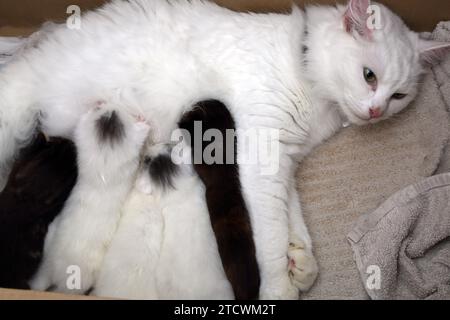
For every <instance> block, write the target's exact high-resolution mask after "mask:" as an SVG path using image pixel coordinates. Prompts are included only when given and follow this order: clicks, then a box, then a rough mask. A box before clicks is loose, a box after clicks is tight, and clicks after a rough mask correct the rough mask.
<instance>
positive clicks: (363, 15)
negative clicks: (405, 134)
mask: <svg viewBox="0 0 450 320" xmlns="http://www.w3.org/2000/svg"><path fill="white" fill-rule="evenodd" d="M307 20H308V22H307V25H308V27H307V28H308V30H307V31H308V37H307V40H306V45H307V48H308V51H307V53H306V61H307V68H308V74H309V76H310V77H311V80H312V81H313V83H314V84H315V87H316V89H317V91H318V92H319V93H320V94H321V95H323V96H324V98H325V99H327V100H330V101H331V102H332V103H336V104H338V105H339V106H340V108H341V111H342V113H343V114H344V115H345V116H346V117H347V118H348V120H349V121H350V122H352V123H354V124H358V125H362V124H366V123H373V122H377V121H380V120H383V119H386V118H388V117H390V116H391V115H393V114H395V113H398V112H399V111H401V110H402V109H404V108H405V107H406V106H407V105H408V104H409V103H410V102H411V101H412V100H413V99H414V98H415V96H416V95H417V92H418V86H419V83H420V81H421V75H422V74H423V72H424V70H425V66H427V65H430V64H433V63H436V62H438V61H440V60H441V59H442V58H443V57H444V56H445V55H446V54H447V53H449V52H450V43H442V42H441V43H440V42H435V41H426V40H423V39H421V38H419V35H418V34H417V33H415V32H412V31H410V30H409V29H408V28H407V27H406V25H405V24H404V23H403V21H402V20H401V19H400V18H399V17H398V16H397V15H395V14H394V13H393V12H392V11H390V10H389V9H388V8H386V7H385V6H383V5H381V4H378V3H372V4H371V3H370V1H369V0H350V1H349V3H348V4H347V6H338V7H337V8H331V7H310V8H308V9H307Z"/></svg>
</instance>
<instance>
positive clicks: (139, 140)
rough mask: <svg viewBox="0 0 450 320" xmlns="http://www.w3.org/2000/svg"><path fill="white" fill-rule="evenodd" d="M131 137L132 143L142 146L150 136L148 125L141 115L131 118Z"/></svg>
mask: <svg viewBox="0 0 450 320" xmlns="http://www.w3.org/2000/svg"><path fill="white" fill-rule="evenodd" d="M133 120H134V123H133V128H132V131H133V137H134V141H135V143H136V144H138V145H142V144H143V143H144V142H145V140H146V139H147V138H148V136H149V134H150V124H149V123H148V121H147V120H146V119H145V118H144V117H143V116H141V115H138V116H133Z"/></svg>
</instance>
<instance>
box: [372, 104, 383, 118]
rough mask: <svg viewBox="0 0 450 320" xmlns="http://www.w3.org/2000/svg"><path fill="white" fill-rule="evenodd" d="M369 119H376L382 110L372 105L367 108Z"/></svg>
mask: <svg viewBox="0 0 450 320" xmlns="http://www.w3.org/2000/svg"><path fill="white" fill-rule="evenodd" d="M369 115H370V119H378V118H381V116H382V115H383V111H381V109H380V108H379V107H373V108H370V109H369Z"/></svg>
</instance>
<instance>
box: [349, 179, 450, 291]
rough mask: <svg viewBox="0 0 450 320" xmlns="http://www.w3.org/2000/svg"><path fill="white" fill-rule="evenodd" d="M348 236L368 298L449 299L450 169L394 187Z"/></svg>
mask: <svg viewBox="0 0 450 320" xmlns="http://www.w3.org/2000/svg"><path fill="white" fill-rule="evenodd" d="M348 239H349V241H350V244H351V246H352V248H353V251H354V254H355V260H356V264H357V266H358V269H359V272H360V275H361V277H362V280H363V283H364V286H365V289H366V291H367V293H368V294H369V296H370V297H371V298H372V299H450V173H446V174H442V175H439V176H434V177H431V178H428V179H427V180H425V181H423V182H420V183H418V184H415V185H412V186H409V187H407V188H406V189H404V190H402V191H400V192H398V193H397V194H395V195H394V196H392V197H391V198H389V199H388V200H387V201H386V202H385V203H384V204H383V205H381V207H379V208H378V209H377V210H376V211H375V212H373V213H370V214H366V215H364V216H362V217H361V218H360V220H359V221H358V223H357V225H356V227H355V228H354V229H353V231H352V232H351V233H350V234H349V235H348Z"/></svg>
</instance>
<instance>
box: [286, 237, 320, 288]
mask: <svg viewBox="0 0 450 320" xmlns="http://www.w3.org/2000/svg"><path fill="white" fill-rule="evenodd" d="M288 258H289V266H288V270H289V277H290V278H291V281H292V283H293V284H294V285H295V287H296V288H298V289H299V290H301V291H303V292H305V291H308V290H309V289H310V288H311V287H312V285H313V284H314V282H315V281H316V278H317V275H318V273H319V267H318V265H317V262H316V259H315V258H314V255H313V254H312V251H311V250H310V249H309V248H307V246H306V245H305V244H304V243H303V242H297V243H291V244H290V245H289V249H288Z"/></svg>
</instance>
